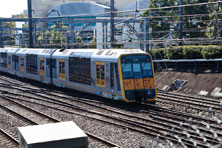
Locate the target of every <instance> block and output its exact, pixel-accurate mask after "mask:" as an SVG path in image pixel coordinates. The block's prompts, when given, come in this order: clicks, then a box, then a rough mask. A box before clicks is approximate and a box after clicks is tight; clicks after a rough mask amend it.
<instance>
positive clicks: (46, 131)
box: [18, 121, 88, 148]
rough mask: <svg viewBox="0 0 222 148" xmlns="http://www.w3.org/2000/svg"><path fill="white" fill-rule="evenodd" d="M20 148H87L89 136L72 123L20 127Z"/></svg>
mask: <svg viewBox="0 0 222 148" xmlns="http://www.w3.org/2000/svg"><path fill="white" fill-rule="evenodd" d="M18 130H19V143H20V144H19V148H87V147H88V137H87V135H86V134H85V133H84V132H83V131H82V130H81V129H80V128H79V127H78V126H77V125H76V124H75V123H74V122H72V121H70V122H61V123H52V124H45V125H35V126H27V127H19V128H18Z"/></svg>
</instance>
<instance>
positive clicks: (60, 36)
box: [36, 23, 67, 48]
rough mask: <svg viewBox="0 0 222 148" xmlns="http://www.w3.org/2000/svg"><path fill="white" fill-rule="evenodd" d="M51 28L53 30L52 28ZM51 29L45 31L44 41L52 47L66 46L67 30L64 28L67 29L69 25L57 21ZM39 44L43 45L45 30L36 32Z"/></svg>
mask: <svg viewBox="0 0 222 148" xmlns="http://www.w3.org/2000/svg"><path fill="white" fill-rule="evenodd" d="M50 29H51V30H50ZM50 29H49V30H47V31H45V41H44V43H45V44H46V45H47V46H48V47H51V48H61V47H64V45H65V42H66V37H65V35H66V32H64V29H67V26H66V25H64V24H63V23H57V24H55V25H52V26H51V27H50ZM36 39H37V43H36V44H37V45H38V46H40V47H42V46H43V32H41V31H37V32H36Z"/></svg>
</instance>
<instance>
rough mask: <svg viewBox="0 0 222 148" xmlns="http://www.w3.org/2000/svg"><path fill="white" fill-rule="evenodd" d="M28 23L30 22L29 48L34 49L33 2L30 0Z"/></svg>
mask: <svg viewBox="0 0 222 148" xmlns="http://www.w3.org/2000/svg"><path fill="white" fill-rule="evenodd" d="M28 21H29V46H28V47H29V48H33V38H32V29H33V28H32V27H33V25H32V0H28Z"/></svg>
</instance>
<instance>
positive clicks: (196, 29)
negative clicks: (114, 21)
mask: <svg viewBox="0 0 222 148" xmlns="http://www.w3.org/2000/svg"><path fill="white" fill-rule="evenodd" d="M208 1H209V0H187V1H185V0H183V5H186V4H196V3H205V2H208ZM178 3H179V0H151V1H150V6H149V8H159V7H166V6H178ZM182 10H183V20H182V28H183V37H186V36H187V35H189V37H190V38H199V37H207V36H208V34H209V31H207V27H208V26H209V21H208V20H209V16H208V14H209V13H211V12H212V11H211V12H210V11H209V8H208V5H198V6H189V7H183V8H182ZM178 14H179V8H169V9H157V10H150V11H146V12H144V13H143V16H154V18H152V19H151V21H150V27H151V28H152V37H153V38H154V39H159V38H161V37H163V36H167V35H168V34H169V32H170V29H171V30H174V34H173V37H174V38H177V37H178V24H179V23H178V22H179V21H178V20H179V17H178ZM197 14H203V15H201V16H200V15H197ZM188 15H189V16H188ZM161 16H162V17H161ZM166 16H167V17H166ZM172 16H174V17H172ZM157 17H158V18H157ZM204 20H205V21H204Z"/></svg>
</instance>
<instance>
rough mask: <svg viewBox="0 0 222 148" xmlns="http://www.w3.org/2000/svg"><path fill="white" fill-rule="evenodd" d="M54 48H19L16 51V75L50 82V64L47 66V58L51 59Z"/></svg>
mask: <svg viewBox="0 0 222 148" xmlns="http://www.w3.org/2000/svg"><path fill="white" fill-rule="evenodd" d="M54 51H55V50H54V49H28V48H23V49H19V50H18V51H17V52H16V58H17V59H18V60H17V62H18V64H17V68H16V69H17V71H16V75H18V76H20V77H25V78H28V79H32V80H36V81H41V82H43V83H47V84H48V83H50V82H51V78H50V70H49V69H50V67H49V66H50V65H49V66H48V67H47V59H51V55H52V53H53V52H54Z"/></svg>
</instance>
